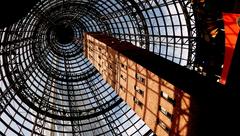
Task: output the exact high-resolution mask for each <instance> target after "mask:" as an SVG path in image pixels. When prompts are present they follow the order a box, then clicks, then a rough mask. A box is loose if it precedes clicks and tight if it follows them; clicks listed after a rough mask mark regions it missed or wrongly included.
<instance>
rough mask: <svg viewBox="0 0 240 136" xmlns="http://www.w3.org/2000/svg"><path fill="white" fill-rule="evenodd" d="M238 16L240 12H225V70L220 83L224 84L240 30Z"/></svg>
mask: <svg viewBox="0 0 240 136" xmlns="http://www.w3.org/2000/svg"><path fill="white" fill-rule="evenodd" d="M238 17H240V14H232V13H223V20H224V27H225V55H224V65H223V72H222V75H221V79H220V83H222V84H226V79H227V76H228V72H229V68H230V66H231V62H232V57H233V53H234V49H235V46H236V42H237V37H238V33H239V30H240V27H239V26H238V24H237V18H238Z"/></svg>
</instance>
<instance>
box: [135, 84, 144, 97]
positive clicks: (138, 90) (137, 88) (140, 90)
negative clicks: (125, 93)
mask: <svg viewBox="0 0 240 136" xmlns="http://www.w3.org/2000/svg"><path fill="white" fill-rule="evenodd" d="M134 90H135V91H136V92H138V93H139V94H141V95H144V91H143V90H142V89H140V88H139V87H138V86H136V85H135V86H134Z"/></svg>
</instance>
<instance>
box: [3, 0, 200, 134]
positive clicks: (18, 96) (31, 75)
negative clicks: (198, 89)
mask: <svg viewBox="0 0 240 136" xmlns="http://www.w3.org/2000/svg"><path fill="white" fill-rule="evenodd" d="M194 21H195V19H194V13H193V10H192V5H191V2H190V1H188V0H182V1H180V0H178V1H174V0H148V1H146V0H138V1H134V0H119V1H115V0H62V1H59V0H42V1H39V2H38V4H37V5H35V6H34V7H33V9H32V10H31V11H30V12H29V13H28V15H27V16H26V17H24V18H22V19H21V20H20V21H19V22H17V23H15V24H13V25H11V26H10V27H6V28H3V29H1V30H0V68H1V70H0V74H1V76H0V79H1V80H0V92H1V95H0V104H1V105H0V133H1V134H2V135H47V134H51V135H52V134H59V135H65V134H69V135H153V133H152V131H151V130H150V129H149V128H148V127H147V126H146V125H145V123H144V122H143V121H142V120H141V119H140V118H139V117H138V116H137V115H136V113H135V112H134V111H132V110H131V109H130V108H129V107H128V106H127V104H126V103H125V102H123V101H122V100H121V99H120V97H118V96H117V94H116V93H115V92H114V90H113V89H112V88H111V87H110V86H109V85H108V84H107V83H106V82H105V81H104V80H103V79H102V78H101V75H100V74H99V73H98V71H97V70H96V69H95V68H94V66H93V65H92V64H91V63H90V62H89V61H88V60H87V59H86V58H85V57H84V55H83V45H82V35H83V33H84V32H86V31H87V32H104V33H106V34H108V35H111V36H113V37H116V38H119V39H120V40H123V41H129V42H132V43H133V44H134V45H136V46H139V47H141V48H144V49H146V50H149V51H150V52H153V53H155V54H158V55H159V56H161V57H164V58H166V59H169V60H171V61H173V62H175V63H178V64H180V65H183V66H188V67H190V68H191V67H192V66H193V62H194V55H195V48H196V34H197V33H196V28H195V22H194ZM58 24H64V25H67V26H70V27H71V28H72V30H73V31H74V40H73V41H72V42H70V43H68V44H61V43H59V42H58V41H57V40H56V37H55V34H54V31H53V29H52V27H54V26H55V25H58Z"/></svg>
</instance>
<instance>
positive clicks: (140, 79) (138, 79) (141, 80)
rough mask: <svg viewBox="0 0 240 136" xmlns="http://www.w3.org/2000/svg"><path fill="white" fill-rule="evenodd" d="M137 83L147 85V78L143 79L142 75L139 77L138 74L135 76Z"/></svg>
mask: <svg viewBox="0 0 240 136" xmlns="http://www.w3.org/2000/svg"><path fill="white" fill-rule="evenodd" d="M135 77H136V79H137V81H139V82H141V83H143V84H144V83H145V78H143V77H142V76H141V75H139V74H138V73H136V75H135Z"/></svg>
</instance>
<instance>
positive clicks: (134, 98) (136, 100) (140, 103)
mask: <svg viewBox="0 0 240 136" xmlns="http://www.w3.org/2000/svg"><path fill="white" fill-rule="evenodd" d="M133 101H134V103H136V104H137V105H139V106H140V107H141V108H142V106H143V103H142V102H141V101H139V100H138V99H137V98H136V97H133Z"/></svg>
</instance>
